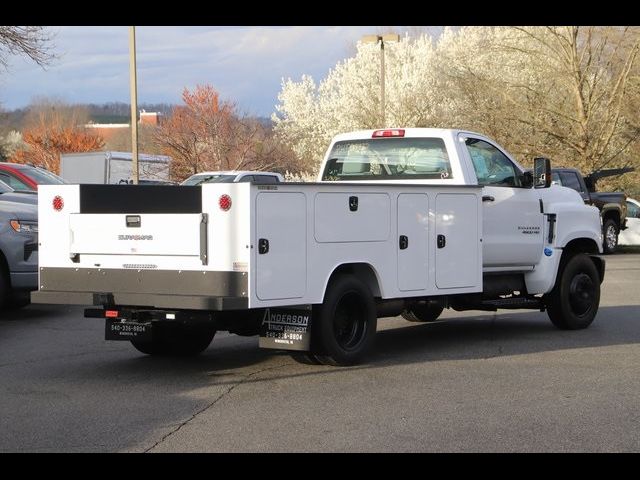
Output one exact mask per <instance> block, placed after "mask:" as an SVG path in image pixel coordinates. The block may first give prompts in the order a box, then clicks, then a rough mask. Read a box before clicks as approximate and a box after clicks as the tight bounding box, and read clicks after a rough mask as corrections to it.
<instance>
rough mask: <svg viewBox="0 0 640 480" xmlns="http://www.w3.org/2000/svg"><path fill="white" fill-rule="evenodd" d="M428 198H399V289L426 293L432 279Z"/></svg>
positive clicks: (420, 196)
mask: <svg viewBox="0 0 640 480" xmlns="http://www.w3.org/2000/svg"><path fill="white" fill-rule="evenodd" d="M428 247H429V196H428V195H426V194H423V193H404V194H400V195H398V243H397V249H398V289H399V290H401V291H410V290H424V289H426V288H427V282H428V280H429V272H428V258H429V249H428Z"/></svg>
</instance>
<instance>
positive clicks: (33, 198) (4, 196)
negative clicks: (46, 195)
mask: <svg viewBox="0 0 640 480" xmlns="http://www.w3.org/2000/svg"><path fill="white" fill-rule="evenodd" d="M0 200H2V201H5V202H6V201H9V202H18V203H30V204H32V205H37V204H38V194H37V193H36V192H34V191H31V190H30V191H24V192H16V191H15V190H14V189H13V188H11V187H10V186H9V185H7V184H6V183H4V182H3V181H2V180H0Z"/></svg>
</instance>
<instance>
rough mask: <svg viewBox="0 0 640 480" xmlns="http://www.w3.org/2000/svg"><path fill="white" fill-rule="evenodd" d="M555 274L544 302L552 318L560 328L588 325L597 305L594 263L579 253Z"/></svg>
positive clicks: (596, 309) (567, 328)
mask: <svg viewBox="0 0 640 480" xmlns="http://www.w3.org/2000/svg"><path fill="white" fill-rule="evenodd" d="M563 263H564V262H563ZM558 275H559V277H558V279H557V280H556V285H555V287H554V288H553V290H552V291H551V293H549V295H548V296H547V298H546V302H545V303H546V305H547V314H548V315H549V318H550V319H551V322H552V323H553V324H554V325H555V326H556V327H558V328H560V329H562V330H578V329H582V328H587V327H588V326H589V325H591V322H593V319H594V318H595V316H596V313H598V306H599V305H600V275H599V274H598V270H597V268H596V266H595V265H594V263H593V261H592V260H591V258H589V257H588V256H587V255H585V254H582V253H581V254H578V255H574V256H573V257H571V258H570V259H569V260H568V261H567V262H566V263H564V267H563V268H562V270H561V271H560V272H559V273H558Z"/></svg>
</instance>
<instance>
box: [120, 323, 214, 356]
mask: <svg viewBox="0 0 640 480" xmlns="http://www.w3.org/2000/svg"><path fill="white" fill-rule="evenodd" d="M215 334H216V330H215V328H213V326H211V325H183V324H170V323H158V324H156V325H154V326H153V332H152V339H151V340H150V341H140V340H131V344H132V345H133V346H134V347H135V348H136V349H137V350H138V351H139V352H142V353H146V354H147V355H167V356H181V357H186V356H193V355H198V354H199V353H201V352H203V351H204V350H206V349H207V347H208V346H209V345H210V344H211V341H212V340H213V337H214V336H215Z"/></svg>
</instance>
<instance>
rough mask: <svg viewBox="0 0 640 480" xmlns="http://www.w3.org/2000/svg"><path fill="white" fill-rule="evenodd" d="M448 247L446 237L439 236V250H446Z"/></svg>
mask: <svg viewBox="0 0 640 480" xmlns="http://www.w3.org/2000/svg"><path fill="white" fill-rule="evenodd" d="M446 245H447V238H446V237H445V236H444V235H438V248H444V247H445V246H446Z"/></svg>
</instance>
